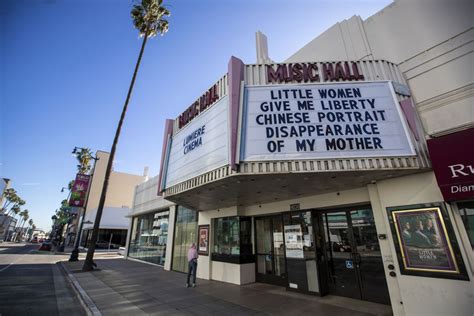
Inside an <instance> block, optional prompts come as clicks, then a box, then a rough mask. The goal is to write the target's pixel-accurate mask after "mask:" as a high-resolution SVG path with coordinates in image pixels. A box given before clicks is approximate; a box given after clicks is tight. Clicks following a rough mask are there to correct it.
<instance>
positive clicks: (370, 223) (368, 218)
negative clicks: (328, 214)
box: [349, 209, 390, 304]
mask: <svg viewBox="0 0 474 316" xmlns="http://www.w3.org/2000/svg"><path fill="white" fill-rule="evenodd" d="M349 215H350V219H351V226H352V236H353V240H352V244H353V251H352V257H353V260H354V264H355V267H356V272H357V277H358V281H359V287H360V296H361V299H363V300H366V301H372V302H377V303H382V304H390V296H389V293H388V287H387V281H386V280H385V272H384V269H383V261H382V254H381V252H380V246H379V241H378V238H377V231H376V230H375V221H374V215H373V213H372V210H370V209H364V210H357V211H351V212H350V213H349Z"/></svg>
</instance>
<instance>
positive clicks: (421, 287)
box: [371, 172, 474, 316]
mask: <svg viewBox="0 0 474 316" xmlns="http://www.w3.org/2000/svg"><path fill="white" fill-rule="evenodd" d="M371 189H372V190H374V192H373V195H372V196H373V197H374V201H373V202H372V206H373V207H374V206H375V208H374V215H375V214H376V213H378V214H383V216H382V217H381V218H383V221H384V225H378V227H377V233H379V234H380V233H381V232H382V230H385V231H386V232H387V237H388V241H389V243H388V246H389V247H390V249H391V254H392V257H393V261H394V265H395V271H396V273H397V276H396V278H393V277H390V276H388V275H387V276H386V278H387V282H388V283H389V287H390V290H391V291H390V294H391V296H392V308H393V310H394V314H395V315H403V314H405V315H430V316H433V315H439V316H441V315H453V316H454V315H472V314H473V309H472V308H473V304H472V303H473V297H472V295H473V288H474V286H473V281H472V273H471V272H470V270H471V269H470V267H469V262H468V260H467V256H466V253H465V251H464V247H461V252H462V254H463V259H464V263H465V264H466V265H467V269H468V273H469V278H470V280H471V281H457V280H447V279H440V278H428V277H416V276H408V275H401V274H400V270H399V267H398V263H397V257H396V252H395V246H394V243H393V239H392V236H391V231H390V227H389V222H388V216H387V215H386V211H385V210H386V208H387V207H393V206H403V205H411V204H420V203H433V202H439V201H442V200H443V198H442V196H441V192H440V191H439V188H438V185H437V183H436V179H435V177H434V174H433V173H432V172H427V173H422V174H418V175H412V176H406V177H402V178H395V179H390V180H384V181H380V182H377V184H376V185H374V187H373V188H371ZM376 195H378V197H379V200H378V201H377V200H376ZM448 212H449V213H450V217H451V220H452V212H451V209H450V208H448ZM377 224H378V223H377ZM456 238H457V240H458V241H460V238H459V234H458V233H457V232H456ZM382 244H383V247H384V248H386V246H387V244H386V243H381V248H382ZM384 259H386V258H384ZM384 261H385V260H384ZM387 263H388V261H386V262H384V264H385V266H386V265H387ZM386 272H387V270H386ZM395 279H396V282H397V283H398V289H399V291H400V292H399V293H398V292H397V286H396V285H397V284H396V283H395ZM398 299H399V301H397V300H398Z"/></svg>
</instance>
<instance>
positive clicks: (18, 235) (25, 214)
mask: <svg viewBox="0 0 474 316" xmlns="http://www.w3.org/2000/svg"><path fill="white" fill-rule="evenodd" d="M22 213H23V215H22V217H21V219H20V222H21V223H22V224H21V228H20V229H18V231H17V233H16V236H15V241H17V240H18V239H19V238H20V239H21V237H22V235H23V226H25V223H26V221H27V220H28V218H30V214H29V212H28V210H24V211H23V212H22ZM20 214H21V213H20Z"/></svg>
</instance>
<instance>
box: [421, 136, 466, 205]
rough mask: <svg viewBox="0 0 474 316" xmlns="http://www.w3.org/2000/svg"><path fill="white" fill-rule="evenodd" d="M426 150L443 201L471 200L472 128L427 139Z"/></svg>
mask: <svg viewBox="0 0 474 316" xmlns="http://www.w3.org/2000/svg"><path fill="white" fill-rule="evenodd" d="M428 150H429V152H430V156H431V163H432V165H433V170H434V172H435V175H436V180H437V181H438V185H439V188H440V189H441V193H443V197H444V199H445V200H446V201H455V200H467V199H472V198H474V128H471V129H468V130H465V131H461V132H457V133H453V134H449V135H446V136H442V137H438V138H434V139H430V140H428Z"/></svg>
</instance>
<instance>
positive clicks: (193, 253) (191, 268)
mask: <svg viewBox="0 0 474 316" xmlns="http://www.w3.org/2000/svg"><path fill="white" fill-rule="evenodd" d="M197 258H198V253H197V250H196V244H195V243H193V244H192V245H191V247H189V250H188V279H187V281H186V287H189V278H190V277H191V273H192V274H193V284H192V285H193V287H196V270H197V264H198V262H197Z"/></svg>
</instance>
